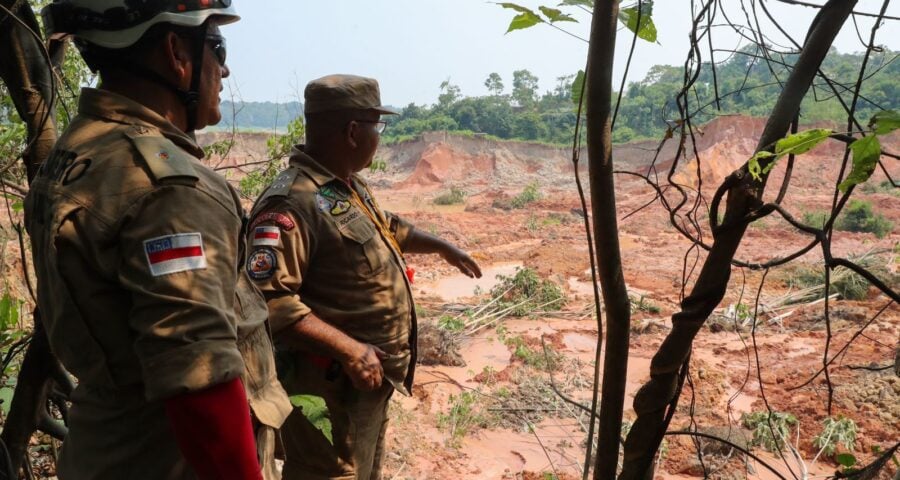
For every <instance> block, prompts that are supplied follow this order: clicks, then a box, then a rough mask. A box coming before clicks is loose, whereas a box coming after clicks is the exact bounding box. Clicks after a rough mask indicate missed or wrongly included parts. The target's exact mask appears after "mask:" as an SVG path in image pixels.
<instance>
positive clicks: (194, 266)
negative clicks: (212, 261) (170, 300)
mask: <svg viewBox="0 0 900 480" xmlns="http://www.w3.org/2000/svg"><path fill="white" fill-rule="evenodd" d="M144 253H145V254H146V255H147V263H148V264H149V265H150V273H151V274H152V275H153V276H154V277H159V276H162V275H169V274H170V273H178V272H185V271H188V270H202V269H204V268H206V252H204V251H203V237H202V236H201V235H200V234H199V233H178V234H175V235H166V236H164V237H156V238H151V239H149V240H144Z"/></svg>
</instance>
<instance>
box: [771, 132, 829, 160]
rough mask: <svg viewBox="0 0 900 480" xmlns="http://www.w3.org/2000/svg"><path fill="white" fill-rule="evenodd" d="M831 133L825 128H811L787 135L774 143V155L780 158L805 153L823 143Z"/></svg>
mask: <svg viewBox="0 0 900 480" xmlns="http://www.w3.org/2000/svg"><path fill="white" fill-rule="evenodd" d="M832 133H834V132H833V131H831V130H829V129H827V128H813V129H811V130H804V131H802V132H797V133H794V134H791V135H788V136H786V137H784V138H782V139H781V140H779V141H777V142H775V154H776V155H778V156H782V155H790V154H794V155H800V154H801V153H806V152H808V151H810V150H812V149H813V148H815V147H816V145H818V144H820V143H822V142H823V141H825V139H827V138H828V137H829V136H831V134H832Z"/></svg>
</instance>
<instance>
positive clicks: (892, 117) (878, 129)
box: [869, 110, 900, 135]
mask: <svg viewBox="0 0 900 480" xmlns="http://www.w3.org/2000/svg"><path fill="white" fill-rule="evenodd" d="M869 126H870V127H873V128H874V129H875V135H886V134H888V133H891V132H893V131H894V130H897V129H898V128H900V113H898V112H896V111H894V110H884V111H881V112H878V113H876V114H875V115H873V116H872V119H871V120H869Z"/></svg>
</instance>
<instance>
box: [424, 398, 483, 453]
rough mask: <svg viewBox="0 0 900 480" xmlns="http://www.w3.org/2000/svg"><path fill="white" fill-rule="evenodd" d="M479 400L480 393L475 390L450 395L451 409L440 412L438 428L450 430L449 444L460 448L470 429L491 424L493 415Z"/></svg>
mask: <svg viewBox="0 0 900 480" xmlns="http://www.w3.org/2000/svg"><path fill="white" fill-rule="evenodd" d="M478 400H479V394H478V393H477V392H473V391H465V392H462V393H460V394H459V395H450V411H449V412H447V413H439V414H438V418H437V420H438V428H441V429H446V430H449V433H450V438H449V440H447V444H448V445H449V446H451V447H454V448H459V447H460V446H461V445H462V439H463V438H465V436H466V435H467V434H468V433H469V432H470V431H472V430H473V429H475V428H486V427H488V426H490V424H491V422H492V420H491V416H490V415H489V413H488V412H487V409H486V408H484V405H482V404H481V403H480V402H479V401H478Z"/></svg>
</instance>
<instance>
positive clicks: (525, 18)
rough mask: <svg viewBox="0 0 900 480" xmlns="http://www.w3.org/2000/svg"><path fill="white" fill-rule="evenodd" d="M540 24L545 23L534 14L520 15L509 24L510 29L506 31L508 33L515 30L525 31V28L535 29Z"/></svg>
mask: <svg viewBox="0 0 900 480" xmlns="http://www.w3.org/2000/svg"><path fill="white" fill-rule="evenodd" d="M539 23H544V21H543V20H542V19H541V17H539V16H537V15H536V14H535V13H534V12H528V13H520V14H518V15H516V16H515V17H513V19H512V21H511V22H509V28H508V29H507V30H506V33H509V32H512V31H513V30H523V29H525V28H529V27H533V26H535V25H537V24H539Z"/></svg>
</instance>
